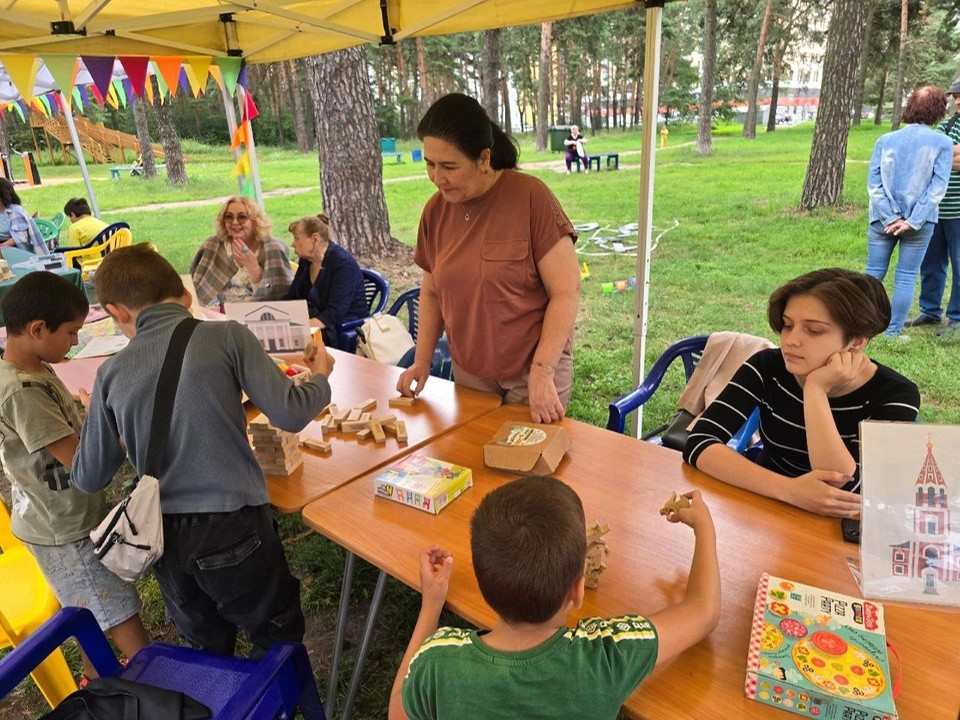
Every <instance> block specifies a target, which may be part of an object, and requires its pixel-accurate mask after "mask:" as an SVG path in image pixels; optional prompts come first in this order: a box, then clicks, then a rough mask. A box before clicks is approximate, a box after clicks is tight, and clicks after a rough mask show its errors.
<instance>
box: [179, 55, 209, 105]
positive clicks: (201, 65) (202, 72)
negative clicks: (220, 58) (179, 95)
mask: <svg viewBox="0 0 960 720" xmlns="http://www.w3.org/2000/svg"><path fill="white" fill-rule="evenodd" d="M183 61H184V62H185V63H186V65H187V69H188V70H189V71H190V72H191V73H192V74H193V77H192V78H191V83H192V82H193V81H194V80H195V81H196V83H197V86H198V87H199V88H200V90H199V91H197V90H194V92H193V94H194V96H197V95H199V94H200V93H202V92H203V91H204V90H205V89H206V87H207V77H208V76H209V75H210V63H211V62H212V61H213V58H212V57H211V56H209V55H189V56H187V57H185V58H184V59H183ZM187 77H188V78H189V77H190V74H189V73H188V74H187Z"/></svg>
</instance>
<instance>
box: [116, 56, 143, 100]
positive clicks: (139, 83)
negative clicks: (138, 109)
mask: <svg viewBox="0 0 960 720" xmlns="http://www.w3.org/2000/svg"><path fill="white" fill-rule="evenodd" d="M120 64H121V65H123V69H124V70H125V71H126V73H127V78H128V79H129V80H130V85H131V86H132V87H133V92H134V93H136V96H137V97H138V98H142V97H143V85H144V83H145V82H146V81H147V68H148V67H149V65H150V58H147V57H140V56H139V55H136V56H130V55H125V56H123V57H121V58H120Z"/></svg>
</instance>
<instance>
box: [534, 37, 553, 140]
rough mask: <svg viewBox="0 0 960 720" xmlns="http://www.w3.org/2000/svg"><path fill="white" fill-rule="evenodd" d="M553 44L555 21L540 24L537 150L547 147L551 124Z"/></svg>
mask: <svg viewBox="0 0 960 720" xmlns="http://www.w3.org/2000/svg"><path fill="white" fill-rule="evenodd" d="M552 45H553V23H551V22H545V23H542V24H541V25H540V82H539V84H538V88H537V152H543V151H544V150H546V149H547V127H548V125H549V124H550V120H549V117H550V49H551V46H552Z"/></svg>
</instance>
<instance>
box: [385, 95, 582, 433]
mask: <svg viewBox="0 0 960 720" xmlns="http://www.w3.org/2000/svg"><path fill="white" fill-rule="evenodd" d="M417 133H418V135H419V136H420V139H421V140H422V141H423V154H424V160H425V161H426V165H427V175H428V177H429V178H430V181H431V182H433V184H434V185H436V186H437V193H436V194H435V195H434V196H433V197H431V198H430V200H428V201H427V204H426V206H425V208H424V210H423V214H422V216H421V218H420V229H419V232H418V237H417V248H416V251H415V253H414V261H415V262H416V263H417V265H419V266H420V267H421V268H422V269H423V271H424V274H423V279H422V281H421V284H420V326H419V331H418V333H417V349H416V357H415V359H414V362H413V365H412V366H411V367H410V368H409V369H408V370H407V371H406V372H404V373H403V375H401V376H400V380H399V382H398V383H397V389H398V390H399V391H400V392H401V393H403V394H404V395H409V396H412V395H416V394H417V393H419V392H420V390H421V389H422V388H423V385H424V383H426V381H427V378H428V377H429V374H430V364H431V361H432V358H433V352H434V348H435V347H436V344H437V341H438V340H439V339H440V336H441V335H442V334H443V332H444V330H446V332H447V336H448V340H449V347H450V354H451V356H452V358H453V376H454V380H455V381H456V382H457V383H460V384H463V385H467V386H469V387H473V388H477V389H480V390H487V391H491V392H497V393H499V394H500V395H501V396H503V398H504V401H505V402H519V403H526V404H528V405H529V406H530V416H531V418H532V419H533V421H534V422H552V421H555V420H559V419H560V418H562V417H563V415H564V413H565V409H566V405H567V402H568V401H569V399H570V390H571V388H572V386H573V360H572V356H571V343H572V339H573V324H574V320H575V319H576V314H577V304H578V300H579V296H580V271H579V266H578V264H577V258H576V253H575V251H574V247H573V242H574V240H575V238H576V233H575V231H574V229H573V225H572V224H571V223H570V220H569V219H568V218H567V216H566V215H565V214H564V212H563V210H562V209H561V207H560V204H559V202H557V199H556V198H555V197H554V196H553V193H551V192H550V190H549V189H548V188H547V186H546V185H545V184H544V183H543V182H541V181H540V180H538V179H537V178H534V177H531V176H529V175H524V174H523V173H520V172H518V171H517V169H516V168H517V148H516V146H515V144H514V143H513V142H512V141H511V139H510V138H508V137H507V135H506V134H505V133H504V132H503V130H501V129H500V127H499V126H497V124H496V123H494V122H492V121H491V120H490V119H489V118H488V117H487V114H486V112H484V110H483V108H482V107H480V104H479V103H478V102H477V101H476V100H474V99H473V98H471V97H468V96H466V95H461V94H452V95H447V96H445V97H443V98H441V99H440V100H438V101H437V102H436V103H434V104H433V106H431V107H430V109H429V110H428V111H427V113H426V115H424V117H423V119H422V120H421V121H420V125H419V127H418V129H417Z"/></svg>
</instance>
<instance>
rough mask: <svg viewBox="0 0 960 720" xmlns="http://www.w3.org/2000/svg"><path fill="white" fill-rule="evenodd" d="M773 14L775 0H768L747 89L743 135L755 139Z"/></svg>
mask: <svg viewBox="0 0 960 720" xmlns="http://www.w3.org/2000/svg"><path fill="white" fill-rule="evenodd" d="M772 14H773V0H767V6H766V7H765V8H764V10H763V20H761V21H760V38H759V39H758V40H757V54H756V57H754V60H753V70H752V71H751V73H750V85H749V87H748V89H747V91H748V93H749V98H748V100H747V116H746V117H745V118H744V120H743V136H744V137H745V138H747V139H749V140H753V139H754V138H755V137H756V136H757V95H758V94H759V92H760V73H762V72H763V55H764V50H765V49H766V45H767V32H768V31H769V29H770V16H771V15H772Z"/></svg>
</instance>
